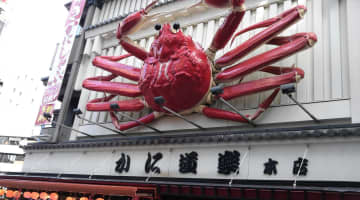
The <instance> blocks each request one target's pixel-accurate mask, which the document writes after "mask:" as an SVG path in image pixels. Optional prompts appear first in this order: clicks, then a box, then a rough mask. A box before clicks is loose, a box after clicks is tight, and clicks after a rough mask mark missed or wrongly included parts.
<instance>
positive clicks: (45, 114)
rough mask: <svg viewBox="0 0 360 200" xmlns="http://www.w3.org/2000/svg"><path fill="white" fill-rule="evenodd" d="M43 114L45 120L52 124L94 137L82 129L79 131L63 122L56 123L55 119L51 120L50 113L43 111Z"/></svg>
mask: <svg viewBox="0 0 360 200" xmlns="http://www.w3.org/2000/svg"><path fill="white" fill-rule="evenodd" d="M43 116H44V117H45V118H46V120H47V121H49V122H51V123H53V124H55V125H57V126H60V127H63V128H66V129H70V130H72V131H75V132H77V133H80V134H83V135H86V136H88V137H91V138H94V137H95V136H93V135H89V134H87V133H85V132H83V131H79V130H76V129H73V128H72V127H69V126H66V125H65V124H60V123H57V122H55V121H51V117H52V116H51V114H50V113H44V114H43Z"/></svg>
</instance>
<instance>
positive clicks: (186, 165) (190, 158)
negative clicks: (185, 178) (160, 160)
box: [179, 151, 198, 174]
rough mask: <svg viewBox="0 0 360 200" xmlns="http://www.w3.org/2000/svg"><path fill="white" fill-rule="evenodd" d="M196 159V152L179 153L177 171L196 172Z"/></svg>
mask: <svg viewBox="0 0 360 200" xmlns="http://www.w3.org/2000/svg"><path fill="white" fill-rule="evenodd" d="M197 161H198V153H197V152H195V151H193V152H191V153H185V155H184V154H180V160H179V172H180V173H182V174H186V173H193V174H196V173H197V172H196V169H197Z"/></svg>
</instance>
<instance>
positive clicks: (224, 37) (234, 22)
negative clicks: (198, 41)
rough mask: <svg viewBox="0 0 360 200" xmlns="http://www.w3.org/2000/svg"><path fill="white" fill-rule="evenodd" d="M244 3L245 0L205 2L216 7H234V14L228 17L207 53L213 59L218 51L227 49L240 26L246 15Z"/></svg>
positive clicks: (211, 0)
mask: <svg viewBox="0 0 360 200" xmlns="http://www.w3.org/2000/svg"><path fill="white" fill-rule="evenodd" d="M244 1H245V0H234V1H230V0H227V1H225V0H222V1H219V0H216V1H215V0H205V3H207V4H208V5H211V6H214V7H225V6H228V5H230V4H231V5H232V6H233V10H232V12H231V13H230V14H229V15H228V16H227V17H226V20H225V21H224V23H223V24H222V25H221V27H220V28H219V29H218V31H217V32H216V34H215V36H214V38H213V41H212V43H211V46H210V47H209V49H208V51H207V52H208V54H209V53H210V55H212V57H214V56H215V53H216V51H218V50H219V49H223V48H224V47H225V45H226V44H227V43H228V41H229V40H230V39H231V36H232V35H233V34H234V32H235V31H236V29H237V27H238V26H239V24H240V22H241V20H242V19H243V17H244V14H245V6H244Z"/></svg>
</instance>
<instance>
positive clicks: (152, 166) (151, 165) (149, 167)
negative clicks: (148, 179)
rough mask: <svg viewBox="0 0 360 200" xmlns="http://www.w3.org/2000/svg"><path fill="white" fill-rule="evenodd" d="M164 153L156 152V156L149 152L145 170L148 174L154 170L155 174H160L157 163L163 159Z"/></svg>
mask: <svg viewBox="0 0 360 200" xmlns="http://www.w3.org/2000/svg"><path fill="white" fill-rule="evenodd" d="M162 157H163V154H162V153H161V152H158V153H156V154H155V155H154V156H151V153H150V152H149V153H148V158H147V160H146V163H145V172H146V173H147V174H148V173H150V172H153V173H155V174H160V172H161V171H160V168H159V167H157V166H156V163H157V162H158V161H159V160H161V159H162Z"/></svg>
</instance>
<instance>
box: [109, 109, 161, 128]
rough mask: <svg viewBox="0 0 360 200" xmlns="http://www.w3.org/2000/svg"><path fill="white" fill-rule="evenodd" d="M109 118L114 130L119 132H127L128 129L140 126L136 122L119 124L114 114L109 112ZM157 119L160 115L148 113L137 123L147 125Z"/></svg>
mask: <svg viewBox="0 0 360 200" xmlns="http://www.w3.org/2000/svg"><path fill="white" fill-rule="evenodd" d="M110 116H111V120H112V122H113V124H114V126H115V128H117V129H119V130H121V131H125V130H128V129H130V128H134V127H137V126H140V125H141V124H140V123H138V122H136V121H133V122H127V123H124V124H120V123H119V119H118V118H117V116H116V114H115V113H114V112H110ZM159 117H161V114H160V113H157V112H153V113H150V114H149V115H146V116H144V117H142V118H140V119H138V121H139V122H141V123H144V124H148V123H151V122H153V121H154V120H155V119H157V118H159Z"/></svg>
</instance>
